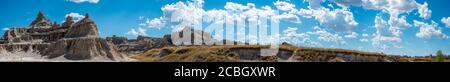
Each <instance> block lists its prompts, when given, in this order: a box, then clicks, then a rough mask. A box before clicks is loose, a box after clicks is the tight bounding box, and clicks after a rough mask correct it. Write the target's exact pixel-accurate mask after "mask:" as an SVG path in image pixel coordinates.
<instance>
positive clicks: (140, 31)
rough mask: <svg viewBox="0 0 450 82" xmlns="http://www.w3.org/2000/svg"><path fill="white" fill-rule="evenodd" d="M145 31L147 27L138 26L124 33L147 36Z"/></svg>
mask: <svg viewBox="0 0 450 82" xmlns="http://www.w3.org/2000/svg"><path fill="white" fill-rule="evenodd" d="M146 31H147V29H144V28H141V27H139V28H137V29H134V28H132V29H131V30H130V31H128V32H127V33H126V34H127V35H133V36H139V35H141V36H148V34H147V33H146Z"/></svg>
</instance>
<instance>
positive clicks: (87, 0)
mask: <svg viewBox="0 0 450 82" xmlns="http://www.w3.org/2000/svg"><path fill="white" fill-rule="evenodd" d="M68 1H70V2H74V3H84V2H88V3H94V4H97V3H98V2H99V1H100V0H68Z"/></svg>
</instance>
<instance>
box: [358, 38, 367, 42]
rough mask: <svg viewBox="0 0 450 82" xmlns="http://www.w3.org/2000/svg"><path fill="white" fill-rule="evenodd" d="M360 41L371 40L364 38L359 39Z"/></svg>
mask: <svg viewBox="0 0 450 82" xmlns="http://www.w3.org/2000/svg"><path fill="white" fill-rule="evenodd" d="M359 41H361V42H369V39H366V38H363V39H359Z"/></svg>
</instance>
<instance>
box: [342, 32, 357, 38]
mask: <svg viewBox="0 0 450 82" xmlns="http://www.w3.org/2000/svg"><path fill="white" fill-rule="evenodd" d="M358 36H359V35H358V33H356V32H350V34H348V35H345V36H344V37H345V38H357V37H358Z"/></svg>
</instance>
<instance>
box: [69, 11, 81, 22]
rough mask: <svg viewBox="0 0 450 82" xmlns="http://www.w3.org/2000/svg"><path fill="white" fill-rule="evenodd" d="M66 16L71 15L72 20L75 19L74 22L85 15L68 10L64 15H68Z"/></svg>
mask: <svg viewBox="0 0 450 82" xmlns="http://www.w3.org/2000/svg"><path fill="white" fill-rule="evenodd" d="M68 16H70V17H72V18H73V21H75V22H78V21H80V20H81V19H83V18H84V17H85V16H84V15H81V14H79V13H74V12H70V13H69V14H66V17H68Z"/></svg>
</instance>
